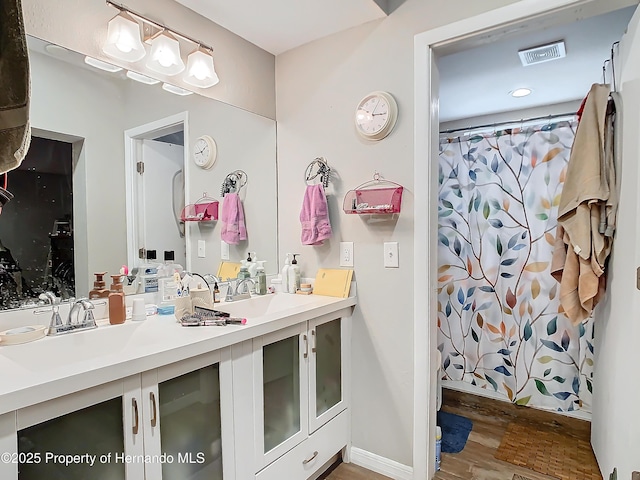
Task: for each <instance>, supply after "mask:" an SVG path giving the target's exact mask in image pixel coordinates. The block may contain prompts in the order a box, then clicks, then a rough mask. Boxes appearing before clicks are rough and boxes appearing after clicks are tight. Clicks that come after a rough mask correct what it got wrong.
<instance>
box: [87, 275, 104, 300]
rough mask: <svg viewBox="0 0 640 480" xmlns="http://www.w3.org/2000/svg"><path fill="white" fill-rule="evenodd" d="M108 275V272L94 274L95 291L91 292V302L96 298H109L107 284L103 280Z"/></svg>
mask: <svg viewBox="0 0 640 480" xmlns="http://www.w3.org/2000/svg"><path fill="white" fill-rule="evenodd" d="M106 274H107V272H100V273H94V275H95V276H96V279H95V281H94V282H93V290H91V291H90V292H89V299H90V300H95V299H96V298H107V297H108V296H109V290H108V289H107V284H106V283H105V281H104V279H103V277H104V276H105V275H106Z"/></svg>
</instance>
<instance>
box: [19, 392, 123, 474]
mask: <svg viewBox="0 0 640 480" xmlns="http://www.w3.org/2000/svg"><path fill="white" fill-rule="evenodd" d="M123 418H124V417H123V400H122V397H116V398H112V399H110V400H107V401H104V402H101V403H98V404H96V405H92V406H89V407H86V408H83V409H81V410H77V411H74V412H71V413H68V414H66V415H62V416H59V417H56V418H52V419H50V420H47V421H44V422H42V423H38V424H36V425H33V426H30V427H27V428H23V429H21V430H18V452H19V458H24V459H25V462H24V463H22V464H21V465H20V466H19V473H18V479H19V480H43V479H65V480H85V479H88V478H94V479H105V480H125V478H126V472H125V462H124V461H122V460H121V461H117V458H116V455H122V454H123V452H124V451H125V446H124V434H123V431H124V427H123ZM58 455H60V456H58ZM68 455H72V456H75V455H77V457H75V459H73V460H72V461H71V462H66V459H67V458H70V457H67V456H68ZM63 456H64V457H63Z"/></svg>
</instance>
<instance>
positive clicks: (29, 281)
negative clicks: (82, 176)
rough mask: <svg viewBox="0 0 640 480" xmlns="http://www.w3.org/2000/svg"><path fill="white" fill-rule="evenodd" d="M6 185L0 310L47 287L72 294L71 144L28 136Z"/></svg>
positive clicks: (0, 226)
mask: <svg viewBox="0 0 640 480" xmlns="http://www.w3.org/2000/svg"><path fill="white" fill-rule="evenodd" d="M8 189H9V190H10V191H11V193H12V194H13V195H14V198H13V199H12V200H11V202H9V203H7V204H6V205H5V207H4V208H3V209H2V215H0V309H8V308H16V307H19V306H21V305H24V304H25V303H29V302H30V301H33V300H34V299H35V300H37V298H38V296H39V294H41V293H42V292H44V291H47V290H48V291H52V292H54V293H55V294H56V295H57V296H61V297H62V298H68V297H71V296H74V292H75V278H74V277H75V275H74V264H73V155H72V145H71V144H70V143H66V142H59V141H55V140H48V139H44V138H38V137H33V138H32V141H31V147H30V149H29V153H28V154H27V157H26V158H25V160H24V161H23V162H22V165H20V167H19V168H17V169H16V170H12V171H11V172H9V173H8Z"/></svg>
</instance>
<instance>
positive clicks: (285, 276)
mask: <svg viewBox="0 0 640 480" xmlns="http://www.w3.org/2000/svg"><path fill="white" fill-rule="evenodd" d="M289 255H291V254H290V253H287V256H286V257H285V259H284V267H282V291H283V292H284V293H289V268H291V263H290V262H289Z"/></svg>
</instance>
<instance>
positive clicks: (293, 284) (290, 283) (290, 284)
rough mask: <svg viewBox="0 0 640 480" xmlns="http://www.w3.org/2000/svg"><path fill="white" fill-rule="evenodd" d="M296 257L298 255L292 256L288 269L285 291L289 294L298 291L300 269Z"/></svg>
mask: <svg viewBox="0 0 640 480" xmlns="http://www.w3.org/2000/svg"><path fill="white" fill-rule="evenodd" d="M298 255H300V254H299V253H294V254H293V260H292V261H291V266H290V267H289V272H288V276H287V278H288V280H287V290H288V292H289V293H296V292H297V291H298V290H300V267H299V266H298V261H297V260H296V257H297V256H298Z"/></svg>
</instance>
